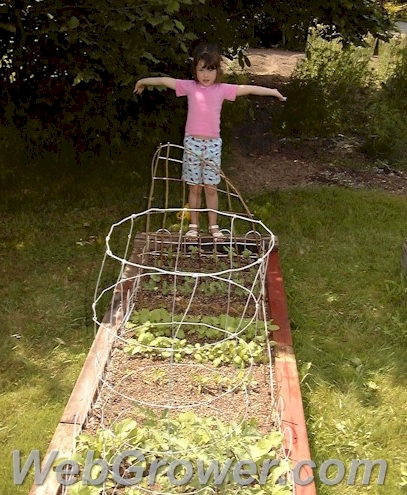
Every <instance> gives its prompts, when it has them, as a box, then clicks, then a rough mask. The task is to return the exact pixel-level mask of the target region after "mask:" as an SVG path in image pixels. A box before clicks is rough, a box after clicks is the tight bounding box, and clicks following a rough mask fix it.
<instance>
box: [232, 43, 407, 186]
mask: <svg viewBox="0 0 407 495" xmlns="http://www.w3.org/2000/svg"><path fill="white" fill-rule="evenodd" d="M303 57H304V55H303V54H302V53H298V52H289V51H285V50H281V49H251V50H249V59H250V61H251V67H249V68H248V69H247V72H248V74H249V82H250V83H252V84H258V85H264V86H268V87H275V88H277V89H278V90H279V91H280V92H281V93H282V94H284V85H285V84H287V83H288V82H289V80H290V77H291V75H292V73H293V71H294V69H295V67H296V65H297V63H298V62H299V61H300V60H301V59H302V58H303ZM250 98H252V99H253V100H254V101H255V109H256V111H255V120H250V121H249V122H246V123H245V124H243V125H241V126H240V127H236V128H235V129H234V136H233V139H234V142H233V145H232V150H233V151H232V158H231V160H230V162H231V163H233V166H228V167H227V171H226V173H227V175H228V177H229V178H230V179H231V181H232V182H233V184H234V185H235V186H236V187H237V189H238V190H239V191H240V192H241V193H242V194H244V195H251V194H256V193H259V192H262V191H265V190H267V189H270V188H279V189H285V188H290V187H298V186H311V185H313V184H326V185H339V186H344V187H351V188H374V189H381V190H385V191H388V192H391V193H395V194H407V173H406V172H404V171H398V170H394V169H392V168H391V167H388V166H387V165H386V164H380V165H379V166H376V165H375V164H374V163H373V162H372V160H371V159H369V158H368V157H366V155H364V154H363V153H361V152H360V151H358V145H359V143H357V142H355V141H354V140H352V139H349V138H347V137H345V136H337V137H336V138H335V139H323V140H322V139H315V140H308V141H300V140H297V139H287V138H286V139H277V138H276V137H274V136H273V135H272V134H271V132H270V131H269V129H268V128H269V124H268V122H269V120H268V112H267V105H276V104H279V103H278V102H275V101H273V102H270V101H268V100H269V99H268V98H264V97H263V98H262V97H250ZM273 100H274V99H273ZM351 163H355V164H356V163H357V164H358V166H357V167H356V166H355V168H354V169H349V164H351ZM250 169H252V171H253V173H251V170H250Z"/></svg>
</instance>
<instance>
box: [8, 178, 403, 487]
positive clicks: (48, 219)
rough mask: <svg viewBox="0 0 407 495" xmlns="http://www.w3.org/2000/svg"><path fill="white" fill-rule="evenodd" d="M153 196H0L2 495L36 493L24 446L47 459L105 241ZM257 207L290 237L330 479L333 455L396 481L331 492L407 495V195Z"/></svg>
mask: <svg viewBox="0 0 407 495" xmlns="http://www.w3.org/2000/svg"><path fill="white" fill-rule="evenodd" d="M109 190H110V192H109ZM74 191H76V192H74ZM144 194H145V191H140V186H139V184H137V180H136V178H133V179H131V183H127V184H126V186H125V187H122V189H121V190H120V191H119V190H115V193H113V192H112V191H111V188H109V184H107V185H106V188H105V189H101V187H100V185H99V184H95V185H94V190H93V192H92V191H86V194H85V188H84V190H83V192H82V194H81V193H78V192H77V188H76V189H75V188H72V190H71V191H69V189H68V190H67V191H64V192H62V191H60V192H58V191H52V192H51V193H50V192H49V191H48V192H47V191H45V190H44V191H43V192H42V193H41V194H38V193H37V192H36V191H34V190H32V191H30V190H26V191H20V194H19V195H18V196H16V195H15V194H14V195H10V194H7V195H3V196H2V199H1V200H0V222H1V227H2V235H1V238H0V260H1V268H0V269H1V277H0V308H1V316H2V325H1V340H0V356H1V361H0V384H1V389H0V443H1V446H2V454H3V455H2V456H1V461H0V479H1V480H2V481H1V484H0V495H9V494H13V495H14V494H15V495H20V494H21V495H22V494H27V493H28V491H29V488H30V486H31V483H32V477H30V478H29V479H28V478H27V481H26V482H25V483H24V484H23V485H21V486H15V485H14V483H13V477H12V472H13V471H12V450H20V451H21V455H22V458H23V459H26V457H27V456H28V454H29V452H30V451H31V450H32V449H40V451H41V452H42V453H44V452H45V450H46V448H47V446H48V443H49V441H50V439H51V437H52V434H53V431H54V428H55V426H56V424H57V423H58V420H59V418H60V416H61V414H62V411H63V409H64V406H65V403H66V401H67V399H68V397H69V395H70V392H71V390H72V387H73V385H74V383H75V380H76V377H77V376H78V374H79V371H80V369H81V367H82V364H83V362H84V360H85V357H86V354H87V351H88V349H89V347H90V345H91V342H92V339H93V332H94V328H93V323H92V313H91V304H92V301H93V292H94V288H95V284H96V280H97V275H98V271H99V268H100V264H101V261H102V256H103V253H104V237H105V235H106V234H107V232H108V229H109V227H110V225H111V224H112V223H113V222H116V221H118V220H120V219H121V218H123V217H125V216H127V215H129V214H130V213H133V212H137V211H140V210H142V209H144V204H145V199H144V197H143V196H144ZM249 204H250V206H251V208H252V210H253V211H254V212H255V214H256V216H257V217H259V218H260V219H261V220H262V221H263V222H264V223H265V224H266V225H268V226H269V227H270V228H271V229H272V230H273V231H274V232H275V233H276V234H277V235H278V237H279V240H280V257H281V263H282V268H283V275H284V282H285V288H286V293H287V298H288V305H289V312H290V318H291V324H292V330H293V337H294V344H295V352H296V356H297V360H298V365H299V368H300V370H301V376H302V390H303V400H304V405H305V410H306V417H307V422H308V431H309V437H310V444H311V452H312V458H313V460H314V461H315V463H316V464H317V469H316V470H315V475H316V478H317V479H318V468H319V467H320V466H321V464H322V463H323V462H324V461H326V460H328V459H338V460H341V461H342V462H343V463H344V465H345V466H348V465H349V464H350V462H351V460H352V459H370V460H372V461H373V460H376V459H386V460H387V462H388V469H387V475H386V478H385V484H384V485H383V486H377V485H376V484H375V482H376V474H377V472H376V471H374V475H372V479H371V486H362V485H361V476H359V477H358V478H357V480H356V484H355V485H354V486H348V485H347V483H346V479H347V477H346V476H345V478H344V481H343V482H341V483H340V484H338V485H336V486H329V485H327V484H324V483H321V482H318V483H317V485H318V493H319V494H321V495H325V494H334V495H335V494H355V495H356V494H360V493H369V494H370V495H373V494H383V495H393V494H394V495H395V494H398V493H404V491H403V490H406V489H405V488H403V487H402V486H401V485H402V483H403V481H404V482H405V483H407V475H405V476H404V477H403V476H402V472H403V469H404V473H406V464H407V459H406V457H405V453H406V452H407V436H406V434H405V431H406V428H407V408H406V404H407V388H406V382H407V359H406V357H407V351H406V343H407V324H406V322H407V289H406V282H405V279H404V277H403V276H402V274H401V269H400V264H399V261H400V253H401V243H402V241H403V239H404V237H405V236H406V235H407V225H406V218H407V198H405V197H404V198H401V197H396V196H391V195H389V194H384V193H381V192H374V191H360V190H358V191H356V190H349V189H339V188H334V187H332V188H324V187H321V188H312V189H311V188H310V189H297V190H291V191H286V192H278V191H272V192H270V194H267V195H262V196H261V197H257V198H251V199H250V200H249ZM115 275H116V273H114V274H112V276H113V277H114V276H115ZM328 474H330V476H331V478H335V475H336V473H335V470H333V471H332V472H329V473H328ZM405 493H407V491H406V492H405Z"/></svg>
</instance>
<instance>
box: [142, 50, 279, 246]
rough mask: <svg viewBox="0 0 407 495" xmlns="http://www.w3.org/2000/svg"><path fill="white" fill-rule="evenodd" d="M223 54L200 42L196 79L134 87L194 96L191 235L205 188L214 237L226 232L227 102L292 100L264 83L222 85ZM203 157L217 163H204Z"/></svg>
mask: <svg viewBox="0 0 407 495" xmlns="http://www.w3.org/2000/svg"><path fill="white" fill-rule="evenodd" d="M221 60H222V59H221V55H220V53H219V51H218V49H217V47H216V46H215V45H199V46H198V47H197V48H196V50H195V53H194V58H193V63H194V76H195V80H184V79H173V78H172V77H146V78H144V79H140V80H139V81H137V83H136V86H135V88H134V92H135V93H136V94H141V93H142V92H143V90H144V88H145V87H146V86H165V87H167V88H169V89H173V90H175V93H176V95H177V96H186V97H187V98H188V113H187V122H186V126H185V137H184V156H183V169H182V179H183V180H184V181H185V182H186V183H187V184H188V185H189V198H188V202H189V206H190V208H191V212H190V213H191V223H190V224H189V230H188V232H187V233H186V237H188V238H192V239H194V238H197V237H198V232H199V230H198V212H197V211H194V209H199V208H200V207H201V193H202V188H204V191H205V201H206V207H207V208H208V209H210V210H211V211H209V212H208V219H209V230H210V233H211V234H212V236H213V238H214V240H218V239H222V238H223V234H222V232H221V231H220V230H219V226H218V225H217V213H216V210H217V209H218V192H217V185H218V184H219V182H220V174H219V170H220V167H221V151H222V139H221V137H220V115H221V110H222V104H223V101H224V100H229V101H235V99H236V97H237V96H244V95H257V96H274V97H275V98H278V99H279V100H280V101H285V100H286V98H285V97H284V96H283V95H282V94H281V93H280V92H279V91H277V89H271V88H266V87H264V86H253V85H249V86H246V85H237V84H225V83H221V82H220V80H221V76H222V70H221ZM201 158H204V159H205V160H207V161H209V162H210V163H211V164H213V166H208V165H207V164H206V162H202V164H201Z"/></svg>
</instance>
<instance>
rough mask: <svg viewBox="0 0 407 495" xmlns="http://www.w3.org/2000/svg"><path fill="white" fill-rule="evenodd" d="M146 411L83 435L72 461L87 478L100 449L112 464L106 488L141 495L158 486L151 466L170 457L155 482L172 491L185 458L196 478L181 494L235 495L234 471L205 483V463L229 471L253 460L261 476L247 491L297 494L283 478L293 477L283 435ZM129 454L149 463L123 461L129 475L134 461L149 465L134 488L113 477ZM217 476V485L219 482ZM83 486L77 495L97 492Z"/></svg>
mask: <svg viewBox="0 0 407 495" xmlns="http://www.w3.org/2000/svg"><path fill="white" fill-rule="evenodd" d="M141 413H142V414H143V415H144V420H143V421H142V422H140V423H137V422H136V421H134V420H130V419H125V420H123V421H121V422H120V423H117V424H115V425H114V426H113V427H112V431H111V432H108V431H106V430H98V431H97V432H96V433H95V434H93V435H90V434H86V433H84V434H81V435H79V436H78V439H77V449H76V454H75V456H74V458H73V459H72V460H75V461H76V462H77V463H78V464H79V465H80V466H81V467H82V471H81V473H80V474H81V476H82V475H84V472H85V470H86V463H87V454H88V452H89V451H94V457H96V456H97V458H99V459H103V460H105V462H107V464H108V466H109V474H108V479H107V485H106V488H112V489H119V488H121V489H122V490H123V493H125V494H127V495H135V494H139V493H141V492H142V491H143V489H146V488H147V487H148V484H150V485H151V484H152V483H151V482H150V483H149V476H150V475H151V469H150V468H151V466H154V465H155V464H156V463H157V462H158V461H161V462H162V461H163V460H164V459H165V460H166V461H167V462H166V463H164V464H163V465H164V466H166V467H165V468H163V469H160V470H158V471H157V473H156V476H155V479H154V481H155V483H154V484H155V485H156V486H157V487H159V488H160V490H171V488H172V489H173V487H174V485H172V486H171V483H170V481H169V479H170V478H169V476H168V473H169V469H168V466H169V465H170V464H171V462H173V461H177V460H178V459H184V460H186V461H187V462H189V463H190V464H191V466H192V469H193V472H192V475H191V477H190V479H189V480H188V481H187V482H186V483H185V484H182V485H181V486H179V487H178V488H177V491H178V492H179V493H188V492H190V491H191V490H194V489H195V490H196V489H198V488H200V489H202V488H204V487H205V486H207V487H208V490H207V492H206V493H208V494H209V493H219V494H221V493H222V494H224V495H228V494H230V495H231V494H234V493H236V489H238V485H237V484H236V481H235V480H234V478H233V472H232V469H229V470H228V471H227V472H224V473H223V474H222V475H218V476H217V475H214V474H213V475H209V477H208V478H207V479H206V480H203V479H202V478H200V476H201V475H200V470H199V468H198V465H199V463H203V465H204V466H205V469H207V468H208V466H209V463H210V462H211V461H212V460H216V461H217V462H218V464H219V465H220V466H221V467H223V466H225V465H227V464H228V465H231V464H232V463H233V464H235V463H236V462H239V460H243V459H250V460H251V461H253V462H254V463H255V465H256V467H257V474H255V475H254V477H253V481H252V482H251V483H250V484H249V485H248V486H246V487H245V488H244V489H245V493H254V494H260V493H264V494H266V495H273V494H277V493H278V494H280V493H291V490H292V488H291V486H290V483H289V482H288V481H285V482H284V483H279V480H280V479H282V478H283V477H286V476H287V473H288V470H289V469H290V466H289V464H288V463H287V462H286V461H284V460H278V450H279V449H280V446H281V441H282V435H281V434H280V433H279V432H277V431H274V432H270V433H269V434H267V435H264V434H261V433H260V432H259V431H258V430H257V426H256V424H255V422H254V421H252V420H249V421H244V422H242V423H241V424H240V425H237V424H223V423H221V422H220V421H219V420H217V419H215V418H212V417H209V418H203V417H199V416H197V415H195V414H194V413H192V412H186V413H182V414H179V415H178V416H177V417H174V416H171V417H169V416H167V413H166V412H164V413H163V414H161V415H157V414H156V413H155V412H154V411H152V410H149V409H145V410H142V411H141ZM215 432H216V433H215ZM129 450H133V451H138V452H140V453H141V452H142V453H143V457H144V460H143V459H142V458H141V456H140V457H136V456H134V455H133V456H132V457H129V458H128V459H126V460H125V461H122V462H121V465H120V471H121V473H124V472H126V469H127V468H128V467H129V463H132V464H131V465H132V467H134V466H137V465H139V466H141V467H143V471H144V474H143V478H142V479H141V480H140V482H139V483H138V484H137V485H136V487H133V488H125V487H124V486H123V485H121V484H120V482H115V480H114V478H113V476H112V473H113V472H114V468H113V465H114V462H115V459H116V458H117V456H118V455H119V454H120V453H121V452H122V451H129ZM164 452H165V454H164ZM267 460H268V461H270V460H276V461H277V462H275V464H274V465H272V466H271V467H270V468H269V472H268V474H267V476H266V473H264V472H263V471H262V470H263V469H264V466H265V462H267ZM262 472H263V475H262V474H261V473H262ZM92 474H93V476H94V477H96V476H98V475H99V474H100V472H96V471H94V472H93V473H92ZM177 474H178V476H177ZM123 476H124V475H123ZM176 476H177V477H178V478H179V479H182V477H183V473H182V470H179V471H176ZM212 476H213V479H212ZM215 477H216V483H214V481H215ZM218 478H219V479H218ZM213 486H214V487H213ZM82 487H83V485H81V483H76V484H75V485H73V488H72V490H73V491H72V493H74V494H75V495H93V493H96V492H94V491H92V490H94V488H93V487H92V486H87V487H86V490H85V491H81V490H82ZM139 487H140V488H139ZM210 487H211V488H210ZM212 487H213V488H212ZM99 490H100V487H99Z"/></svg>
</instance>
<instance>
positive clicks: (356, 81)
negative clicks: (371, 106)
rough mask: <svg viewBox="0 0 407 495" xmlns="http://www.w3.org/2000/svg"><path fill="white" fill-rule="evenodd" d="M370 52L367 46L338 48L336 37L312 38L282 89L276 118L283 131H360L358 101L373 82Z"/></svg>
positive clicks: (360, 105) (304, 133) (360, 106)
mask: <svg viewBox="0 0 407 495" xmlns="http://www.w3.org/2000/svg"><path fill="white" fill-rule="evenodd" d="M371 56H372V48H370V47H367V48H362V47H355V46H349V47H347V48H343V47H342V44H341V43H340V42H339V41H331V42H327V41H325V40H323V39H321V38H320V37H319V36H316V37H314V38H313V39H312V40H311V41H310V43H309V48H308V51H307V57H306V58H305V59H304V60H303V61H302V62H300V64H299V65H298V67H297V68H296V70H295V72H294V74H293V77H292V81H291V82H290V84H289V85H287V87H286V89H285V95H287V98H288V101H287V104H286V106H285V111H284V112H283V113H282V115H281V117H280V118H281V122H280V123H279V125H281V127H282V128H283V132H284V134H288V135H292V134H294V135H299V136H301V137H310V136H311V137H313V136H331V135H335V134H337V133H344V132H351V133H352V132H354V133H357V132H360V131H361V128H362V127H363V125H364V117H365V115H364V109H363V101H364V99H365V95H366V94H369V93H370V89H371V87H372V86H373V85H374V83H373V81H374V77H373V73H372V69H371V67H370V59H371ZM345 129H346V131H345Z"/></svg>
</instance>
